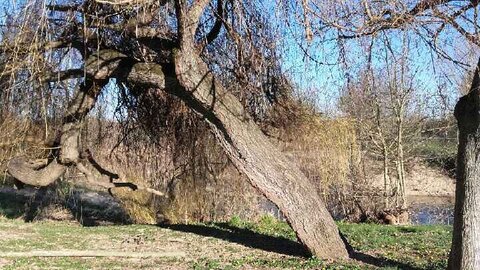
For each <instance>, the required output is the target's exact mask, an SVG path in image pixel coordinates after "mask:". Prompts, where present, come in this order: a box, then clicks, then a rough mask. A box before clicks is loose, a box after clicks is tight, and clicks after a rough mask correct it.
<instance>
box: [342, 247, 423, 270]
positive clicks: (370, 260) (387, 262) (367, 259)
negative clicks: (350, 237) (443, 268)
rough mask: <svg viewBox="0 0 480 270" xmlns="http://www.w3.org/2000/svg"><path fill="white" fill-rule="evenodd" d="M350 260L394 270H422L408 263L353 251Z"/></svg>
mask: <svg viewBox="0 0 480 270" xmlns="http://www.w3.org/2000/svg"><path fill="white" fill-rule="evenodd" d="M350 258H352V259H354V260H356V261H359V262H362V263H364V264H368V265H372V266H375V267H389V268H395V269H404V270H421V269H423V268H419V267H416V266H414V265H411V264H409V263H403V262H399V261H395V260H391V259H387V258H383V257H375V256H372V255H369V254H366V253H362V252H357V251H354V252H353V253H352V254H351V255H350Z"/></svg>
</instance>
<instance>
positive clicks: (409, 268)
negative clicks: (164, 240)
mask: <svg viewBox="0 0 480 270" xmlns="http://www.w3.org/2000/svg"><path fill="white" fill-rule="evenodd" d="M159 226H160V227H163V228H168V229H171V230H174V231H180V232H188V233H194V234H197V235H201V236H207V237H215V238H218V239H221V240H225V241H228V242H232V243H237V244H240V245H243V246H246V247H249V248H255V249H260V250H264V251H269V252H276V253H279V254H282V255H290V256H297V257H303V258H306V257H309V256H310V253H309V252H308V251H307V250H306V249H305V247H304V246H303V245H301V244H300V243H298V242H296V241H292V240H289V239H286V238H283V237H275V236H269V235H265V234H260V233H257V232H254V231H252V230H249V229H244V228H238V227H234V226H231V225H230V224H228V223H215V224H214V225H212V226H205V225H186V224H175V225H159ZM351 258H352V259H354V260H356V261H358V262H360V263H364V264H367V265H372V266H375V267H393V268H396V269H406V270H417V269H421V268H418V267H416V266H414V265H411V264H408V263H403V262H399V261H395V260H391V259H387V258H382V257H375V256H372V255H369V254H365V253H362V252H356V251H353V252H351Z"/></svg>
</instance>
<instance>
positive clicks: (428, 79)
mask: <svg viewBox="0 0 480 270" xmlns="http://www.w3.org/2000/svg"><path fill="white" fill-rule="evenodd" d="M23 1H24V0H18V1H12V0H0V4H1V5H0V6H2V7H3V8H0V22H1V23H3V22H4V18H5V12H10V11H9V10H8V8H9V7H10V8H11V7H12V3H16V5H19V4H20V3H22V2H23ZM272 3H273V2H268V1H267V2H264V3H263V4H264V5H265V8H266V10H272V12H271V13H270V14H269V17H270V18H271V19H272V21H274V22H275V21H276V22H279V23H278V25H277V27H278V31H279V33H280V34H281V40H280V42H279V43H280V44H281V48H282V55H283V61H282V68H283V70H284V71H285V73H286V74H287V75H288V76H289V77H290V78H291V79H292V81H293V82H294V84H295V85H296V86H298V89H299V93H301V94H303V95H305V96H308V97H309V98H311V99H312V100H313V101H314V102H315V103H316V104H317V105H318V107H319V108H320V110H322V111H325V112H334V113H335V110H336V104H337V100H338V97H339V95H340V93H341V90H342V88H343V87H344V86H345V85H346V83H347V78H348V77H349V76H351V77H355V76H356V72H357V71H358V70H359V69H360V68H361V67H362V66H363V65H364V64H365V61H366V56H367V55H366V52H365V48H364V47H362V42H363V41H362V40H352V41H348V42H347V43H346V46H345V47H346V48H348V49H347V50H346V51H345V52H341V50H340V47H339V46H338V43H337V41H336V40H332V41H329V42H320V41H318V40H316V39H314V40H313V41H312V42H306V41H305V40H304V39H303V36H304V31H303V30H304V29H302V28H301V27H299V26H298V25H289V26H286V25H285V24H283V23H281V21H282V19H283V18H277V16H279V13H277V12H274V11H275V7H274V6H273V5H274V4H272ZM410 35H411V37H409V38H411V39H412V40H414V42H415V44H414V46H412V50H411V54H410V59H411V63H412V70H416V72H417V73H416V77H415V80H416V81H417V83H416V84H417V85H418V87H419V88H422V89H420V91H421V92H422V93H423V95H424V97H425V99H428V98H432V97H434V96H435V95H438V94H439V93H441V94H442V95H443V96H444V97H447V98H448V100H449V108H450V109H452V108H453V104H454V102H455V100H456V98H457V97H458V95H459V92H458V84H459V83H460V81H461V80H462V79H463V78H464V77H465V74H466V71H465V70H463V69H461V68H459V67H458V66H455V65H451V64H450V63H448V61H446V60H442V59H438V57H437V55H436V54H435V53H432V51H431V49H430V48H429V47H428V46H427V45H426V43H424V42H422V41H421V40H420V39H419V38H418V37H416V36H415V35H414V34H412V33H411V34H410ZM388 36H389V37H390V40H391V42H392V44H393V47H399V46H398V45H399V44H400V40H401V32H400V31H390V32H389V33H388ZM439 42H440V43H441V47H442V48H444V50H445V51H446V52H447V53H448V54H451V55H454V56H455V57H457V58H459V59H460V60H462V61H465V62H468V63H472V62H473V63H476V57H475V55H476V54H477V53H476V50H477V48H473V49H472V48H471V46H468V43H467V42H465V40H464V39H463V37H460V36H459V35H458V34H455V32H452V31H445V33H444V34H443V36H441V39H440V41H439ZM397 49H398V50H399V51H400V48H397ZM305 51H306V52H307V53H308V54H309V56H307V55H306V53H305ZM382 55H384V48H383V47H382V46H381V44H377V45H376V46H374V49H373V59H372V63H373V64H374V65H376V66H377V68H380V69H381V68H382V63H381V61H380V60H379V59H381V58H382V57H383V56H382ZM472 55H473V56H472ZM341 58H344V59H346V60H345V63H347V66H345V63H341V62H340V61H339V60H340V59H341ZM471 69H473V67H472V68H471ZM432 100H433V101H429V102H431V105H430V106H432V107H435V106H439V104H438V102H439V101H438V100H435V99H432Z"/></svg>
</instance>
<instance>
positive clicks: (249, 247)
mask: <svg viewBox="0 0 480 270" xmlns="http://www.w3.org/2000/svg"><path fill="white" fill-rule="evenodd" d="M339 227H340V229H341V231H342V232H343V233H344V234H345V236H346V237H347V238H348V240H349V242H350V243H351V244H352V245H353V247H354V248H355V250H356V251H357V253H356V255H355V258H356V259H355V260H350V261H348V262H336V263H332V262H325V261H321V260H317V259H315V258H307V257H303V256H302V255H304V250H303V249H302V247H301V246H300V245H299V244H298V243H297V242H296V241H295V235H294V233H293V232H292V230H291V229H290V228H289V227H288V225H287V224H285V223H282V222H278V221H276V220H274V219H273V218H271V217H264V218H262V219H261V220H260V221H259V222H257V223H250V222H246V221H243V220H241V219H238V218H234V219H232V220H231V221H230V222H228V223H216V224H191V225H172V226H169V227H159V226H151V225H125V226H97V227H82V226H80V225H79V224H78V223H75V222H63V221H62V222H58V221H55V222H53V221H44V222H34V223H25V222H23V220H21V219H11V218H7V217H5V216H3V217H0V254H1V252H8V251H31V250H110V251H111V250H118V251H131V252H140V253H141V252H146V251H182V252H184V253H185V255H186V256H185V257H180V258H150V259H128V258H115V259H112V258H95V259H93V258H18V259H12V258H1V257H0V268H2V269H135V268H138V269H252V268H261V269H285V268H288V269H376V268H377V267H380V268H384V269H442V268H445V266H446V257H447V252H448V248H449V241H450V237H451V228H450V227H446V226H384V225H374V224H347V223H339Z"/></svg>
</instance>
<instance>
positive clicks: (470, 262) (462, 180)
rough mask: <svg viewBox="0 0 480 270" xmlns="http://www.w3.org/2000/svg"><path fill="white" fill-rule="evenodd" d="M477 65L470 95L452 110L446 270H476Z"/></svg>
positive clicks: (479, 220)
mask: <svg viewBox="0 0 480 270" xmlns="http://www.w3.org/2000/svg"><path fill="white" fill-rule="evenodd" d="M479 67H480V62H479V65H477V68H476V70H475V75H474V78H473V81H472V86H471V88H470V92H469V93H468V94H467V95H465V96H463V97H462V98H460V100H459V101H458V103H457V105H456V106H455V118H456V119H457V122H458V131H459V135H458V141H459V143H458V154H457V177H456V178H457V183H456V191H455V213H454V225H453V240H452V249H451V251H450V258H449V261H448V269H452V270H470V269H471V270H474V269H480V129H479V126H480V89H479V86H480V84H479V82H480V80H479V78H480V77H479Z"/></svg>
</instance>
